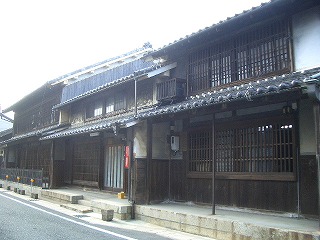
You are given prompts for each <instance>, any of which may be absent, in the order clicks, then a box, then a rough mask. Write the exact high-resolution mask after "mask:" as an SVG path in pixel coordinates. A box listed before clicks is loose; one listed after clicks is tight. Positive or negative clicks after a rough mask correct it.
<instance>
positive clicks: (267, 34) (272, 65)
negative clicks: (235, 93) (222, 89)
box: [188, 19, 291, 92]
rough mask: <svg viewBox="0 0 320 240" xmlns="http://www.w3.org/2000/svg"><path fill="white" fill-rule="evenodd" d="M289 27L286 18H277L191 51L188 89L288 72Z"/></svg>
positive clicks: (199, 88) (206, 87)
mask: <svg viewBox="0 0 320 240" xmlns="http://www.w3.org/2000/svg"><path fill="white" fill-rule="evenodd" d="M288 29H289V23H288V20H286V19H280V20H277V21H273V22H271V23H267V24H264V25H260V26H257V27H255V28H252V29H250V30H247V31H245V32H242V33H239V34H237V35H236V36H234V37H232V38H228V39H223V41H220V42H216V43H214V44H213V45H211V46H209V47H207V48H205V49H202V50H199V51H197V52H194V53H192V54H190V55H189V67H188V84H189V88H190V91H191V92H192V91H199V90H203V89H208V88H211V87H217V86H220V85H223V84H229V83H231V82H234V81H239V80H244V79H248V78H257V77H261V76H266V75H272V74H276V73H280V72H281V73H283V72H288V71H289V70H290V62H291V60H290V54H289V48H290V37H289V30H288Z"/></svg>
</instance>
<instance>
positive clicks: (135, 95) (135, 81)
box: [134, 78, 138, 117]
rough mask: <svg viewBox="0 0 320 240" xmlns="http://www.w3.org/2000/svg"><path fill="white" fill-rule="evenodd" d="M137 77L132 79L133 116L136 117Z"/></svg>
mask: <svg viewBox="0 0 320 240" xmlns="http://www.w3.org/2000/svg"><path fill="white" fill-rule="evenodd" d="M137 115H138V109H137V78H135V79H134V116H135V117H137Z"/></svg>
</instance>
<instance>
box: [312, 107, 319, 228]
mask: <svg viewBox="0 0 320 240" xmlns="http://www.w3.org/2000/svg"><path fill="white" fill-rule="evenodd" d="M313 112H314V125H315V133H316V160H317V165H318V218H319V228H320V119H319V117H320V116H319V115H320V106H319V103H318V102H315V103H314V105H313Z"/></svg>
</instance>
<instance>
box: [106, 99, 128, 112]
mask: <svg viewBox="0 0 320 240" xmlns="http://www.w3.org/2000/svg"><path fill="white" fill-rule="evenodd" d="M125 108H126V99H125V97H124V96H123V95H118V96H112V97H108V98H107V100H106V113H111V112H114V111H118V110H122V109H125Z"/></svg>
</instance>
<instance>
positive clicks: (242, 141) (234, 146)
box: [189, 119, 295, 173]
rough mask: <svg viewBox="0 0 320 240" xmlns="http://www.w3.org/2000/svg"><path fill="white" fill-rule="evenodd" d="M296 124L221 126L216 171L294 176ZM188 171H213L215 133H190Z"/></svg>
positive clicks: (217, 136) (280, 121)
mask: <svg viewBox="0 0 320 240" xmlns="http://www.w3.org/2000/svg"><path fill="white" fill-rule="evenodd" d="M294 136H295V135H294V123H293V120H290V119H270V120H269V121H264V122H252V121H250V122H241V123H239V122H237V123H232V124H223V125H222V124H219V125H217V126H216V132H215V162H216V172H225V173H292V172H294V169H295V141H294ZM189 146H190V148H189V172H210V171H212V133H211V131H210V130H209V131H208V130H203V131H197V132H190V134H189Z"/></svg>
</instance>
